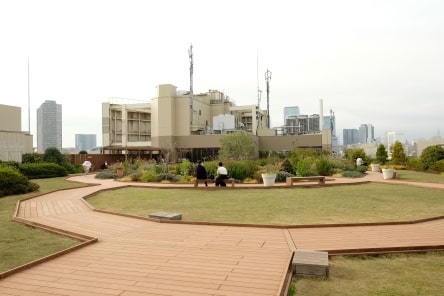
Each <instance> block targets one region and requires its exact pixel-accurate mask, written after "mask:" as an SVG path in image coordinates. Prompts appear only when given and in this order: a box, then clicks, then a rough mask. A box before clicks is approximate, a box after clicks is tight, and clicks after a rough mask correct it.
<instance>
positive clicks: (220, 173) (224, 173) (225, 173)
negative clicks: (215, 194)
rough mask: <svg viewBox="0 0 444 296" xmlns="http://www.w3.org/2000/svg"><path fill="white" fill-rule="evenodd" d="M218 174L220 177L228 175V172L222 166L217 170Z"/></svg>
mask: <svg viewBox="0 0 444 296" xmlns="http://www.w3.org/2000/svg"><path fill="white" fill-rule="evenodd" d="M217 174H218V175H228V171H227V169H226V168H225V167H223V166H220V167H218V168H217Z"/></svg>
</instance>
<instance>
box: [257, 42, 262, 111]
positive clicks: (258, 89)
mask: <svg viewBox="0 0 444 296" xmlns="http://www.w3.org/2000/svg"><path fill="white" fill-rule="evenodd" d="M256 79H257V110H258V111H259V110H260V109H261V94H262V91H261V89H260V88H259V49H258V50H257V52H256Z"/></svg>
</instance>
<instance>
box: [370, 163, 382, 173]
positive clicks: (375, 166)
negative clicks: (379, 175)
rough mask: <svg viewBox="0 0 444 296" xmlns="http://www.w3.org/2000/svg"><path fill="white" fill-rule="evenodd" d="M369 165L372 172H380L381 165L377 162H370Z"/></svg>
mask: <svg viewBox="0 0 444 296" xmlns="http://www.w3.org/2000/svg"><path fill="white" fill-rule="evenodd" d="M370 167H371V168H372V172H380V171H381V165H380V164H379V163H371V164H370Z"/></svg>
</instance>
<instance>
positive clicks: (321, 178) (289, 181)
mask: <svg viewBox="0 0 444 296" xmlns="http://www.w3.org/2000/svg"><path fill="white" fill-rule="evenodd" d="M299 181H317V182H318V184H320V185H324V184H325V176H309V177H287V179H286V184H287V186H293V183H294V182H299Z"/></svg>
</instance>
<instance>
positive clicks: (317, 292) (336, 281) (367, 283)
mask: <svg viewBox="0 0 444 296" xmlns="http://www.w3.org/2000/svg"><path fill="white" fill-rule="evenodd" d="M329 264H330V275H329V277H328V278H313V277H297V278H296V279H294V280H293V283H294V284H295V288H296V294H295V295H304V296H311V295H313V296H330V295H341V296H355V295H372V296H387V295H388V296H420V295H422V296H438V295H442V291H444V281H443V280H442V279H443V278H444V252H430V253H427V254H402V255H390V256H380V257H333V258H332V259H330V262H329Z"/></svg>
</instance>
